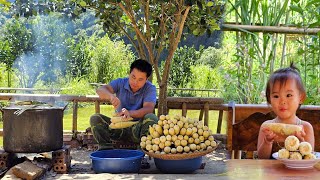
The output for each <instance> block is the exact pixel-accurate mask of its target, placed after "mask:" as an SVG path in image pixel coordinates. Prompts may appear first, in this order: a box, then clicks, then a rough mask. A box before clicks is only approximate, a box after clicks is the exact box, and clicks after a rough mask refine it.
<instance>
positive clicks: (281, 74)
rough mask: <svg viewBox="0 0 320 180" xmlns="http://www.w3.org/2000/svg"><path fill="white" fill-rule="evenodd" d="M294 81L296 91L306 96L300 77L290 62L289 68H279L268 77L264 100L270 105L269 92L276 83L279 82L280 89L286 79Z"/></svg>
mask: <svg viewBox="0 0 320 180" xmlns="http://www.w3.org/2000/svg"><path fill="white" fill-rule="evenodd" d="M290 78H292V79H294V80H295V81H296V83H297V86H298V89H299V91H300V93H304V94H306V90H305V88H304V85H303V83H302V79H301V76H300V71H299V69H298V68H297V67H296V66H295V65H294V64H293V63H292V62H291V64H290V67H287V68H281V69H278V70H276V71H275V72H273V74H272V75H271V76H270V77H269V80H268V82H267V87H266V98H267V102H268V103H269V104H270V103H271V102H270V92H271V90H272V89H273V85H274V84H275V83H276V82H280V87H282V86H283V85H284V84H285V83H286V82H287V80H288V79H290Z"/></svg>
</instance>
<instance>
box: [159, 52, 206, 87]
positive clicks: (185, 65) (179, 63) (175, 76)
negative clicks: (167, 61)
mask: <svg viewBox="0 0 320 180" xmlns="http://www.w3.org/2000/svg"><path fill="white" fill-rule="evenodd" d="M202 50H203V47H201V48H200V51H197V50H196V49H195V48H194V47H193V46H192V47H187V46H184V47H180V48H179V49H177V50H176V52H175V54H174V56H173V60H172V65H171V69H170V73H169V86H171V87H173V88H185V87H186V86H187V84H188V82H189V81H190V80H191V78H192V72H191V66H193V65H195V64H196V63H197V61H198V60H199V58H200V56H201V53H202ZM163 65H164V63H163V64H162V66H163Z"/></svg>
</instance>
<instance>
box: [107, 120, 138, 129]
mask: <svg viewBox="0 0 320 180" xmlns="http://www.w3.org/2000/svg"><path fill="white" fill-rule="evenodd" d="M138 122H139V121H120V122H117V123H111V124H110V125H109V127H110V128H111V129H123V128H127V127H131V126H133V125H135V124H137V123H138Z"/></svg>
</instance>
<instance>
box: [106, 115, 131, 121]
mask: <svg viewBox="0 0 320 180" xmlns="http://www.w3.org/2000/svg"><path fill="white" fill-rule="evenodd" d="M131 120H133V118H131V117H130V118H123V117H121V116H115V117H111V119H110V121H111V122H112V123H117V122H121V121H124V122H125V121H131Z"/></svg>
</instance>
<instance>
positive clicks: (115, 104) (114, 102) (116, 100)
mask: <svg viewBox="0 0 320 180" xmlns="http://www.w3.org/2000/svg"><path fill="white" fill-rule="evenodd" d="M110 103H111V104H112V106H113V107H114V108H115V109H118V107H119V106H120V100H119V98H117V97H116V96H111V97H110Z"/></svg>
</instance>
